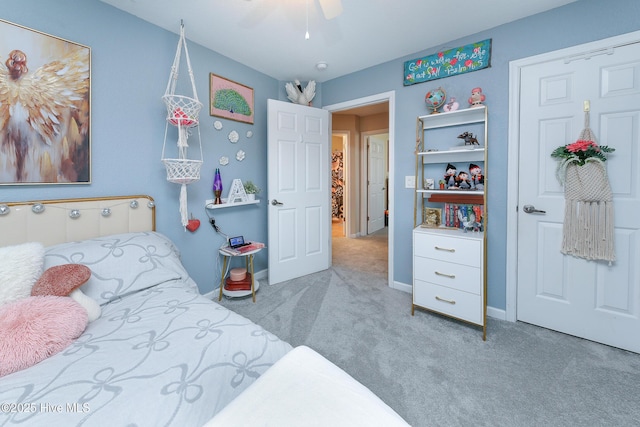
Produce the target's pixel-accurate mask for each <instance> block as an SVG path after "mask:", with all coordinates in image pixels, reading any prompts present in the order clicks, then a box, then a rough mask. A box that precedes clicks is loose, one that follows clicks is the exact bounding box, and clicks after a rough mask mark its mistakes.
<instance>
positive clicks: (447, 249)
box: [434, 246, 456, 252]
mask: <svg viewBox="0 0 640 427" xmlns="http://www.w3.org/2000/svg"><path fill="white" fill-rule="evenodd" d="M434 247H435V248H436V251H447V252H455V251H456V250H455V249H453V248H441V247H440V246H434Z"/></svg>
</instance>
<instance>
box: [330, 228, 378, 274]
mask: <svg viewBox="0 0 640 427" xmlns="http://www.w3.org/2000/svg"><path fill="white" fill-rule="evenodd" d="M388 231H389V228H388V227H383V228H382V229H381V230H379V231H376V232H375V233H373V234H370V235H368V236H364V237H357V238H346V237H344V236H343V235H342V223H341V222H333V223H332V239H331V241H332V265H333V267H335V268H339V269H340V270H341V271H344V272H346V273H348V272H353V273H354V274H356V273H365V272H366V273H368V277H370V278H371V279H373V280H375V281H376V282H378V281H380V283H381V284H383V285H386V284H387V282H388V241H387V239H388Z"/></svg>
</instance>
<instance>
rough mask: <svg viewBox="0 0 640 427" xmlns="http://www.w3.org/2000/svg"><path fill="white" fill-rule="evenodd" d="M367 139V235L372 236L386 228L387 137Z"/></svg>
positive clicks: (383, 135)
mask: <svg viewBox="0 0 640 427" xmlns="http://www.w3.org/2000/svg"><path fill="white" fill-rule="evenodd" d="M367 139H368V142H367V151H368V159H369V161H368V177H367V181H368V182H367V183H368V187H367V234H371V233H374V232H376V231H378V230H381V229H382V228H384V205H385V199H386V194H387V193H386V187H385V178H386V176H387V162H386V146H387V135H386V134H381V135H371V136H370V137H368V138H367Z"/></svg>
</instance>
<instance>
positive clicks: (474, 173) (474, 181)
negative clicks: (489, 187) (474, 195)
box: [469, 163, 484, 190]
mask: <svg viewBox="0 0 640 427" xmlns="http://www.w3.org/2000/svg"><path fill="white" fill-rule="evenodd" d="M469 173H470V174H471V179H470V181H471V188H472V189H474V190H484V176H483V175H482V169H480V166H478V165H475V164H473V163H471V164H470V165H469Z"/></svg>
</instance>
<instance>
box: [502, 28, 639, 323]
mask: <svg viewBox="0 0 640 427" xmlns="http://www.w3.org/2000/svg"><path fill="white" fill-rule="evenodd" d="M638 41H640V31H634V32H631V33H626V34H622V35H619V36H613V37H608V38H606V39H602V40H597V41H595V42H589V43H584V44H580V45H576V46H572V47H568V48H565V49H559V50H555V51H553V52H547V53H543V54H540V55H535V56H530V57H528V58H522V59H518V60H515V61H511V62H509V136H508V141H509V142H508V144H507V164H508V165H509V167H508V172H507V182H508V184H507V230H517V229H518V197H519V194H518V176H519V170H518V163H519V155H520V147H519V139H518V138H519V135H520V121H519V117H520V74H521V69H522V68H524V67H527V66H531V65H535V64H540V63H542V62H548V61H556V60H558V59H563V58H564V59H565V60H572V59H588V58H590V57H591V56H595V55H602V54H606V53H607V50H608V48H610V47H615V46H621V45H625V44H630V43H635V42H638ZM506 264H507V271H506V279H507V288H506V320H508V321H511V322H515V321H516V320H518V317H517V303H518V299H517V292H518V268H517V265H518V233H517V232H516V233H509V232H508V231H507V263H506Z"/></svg>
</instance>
